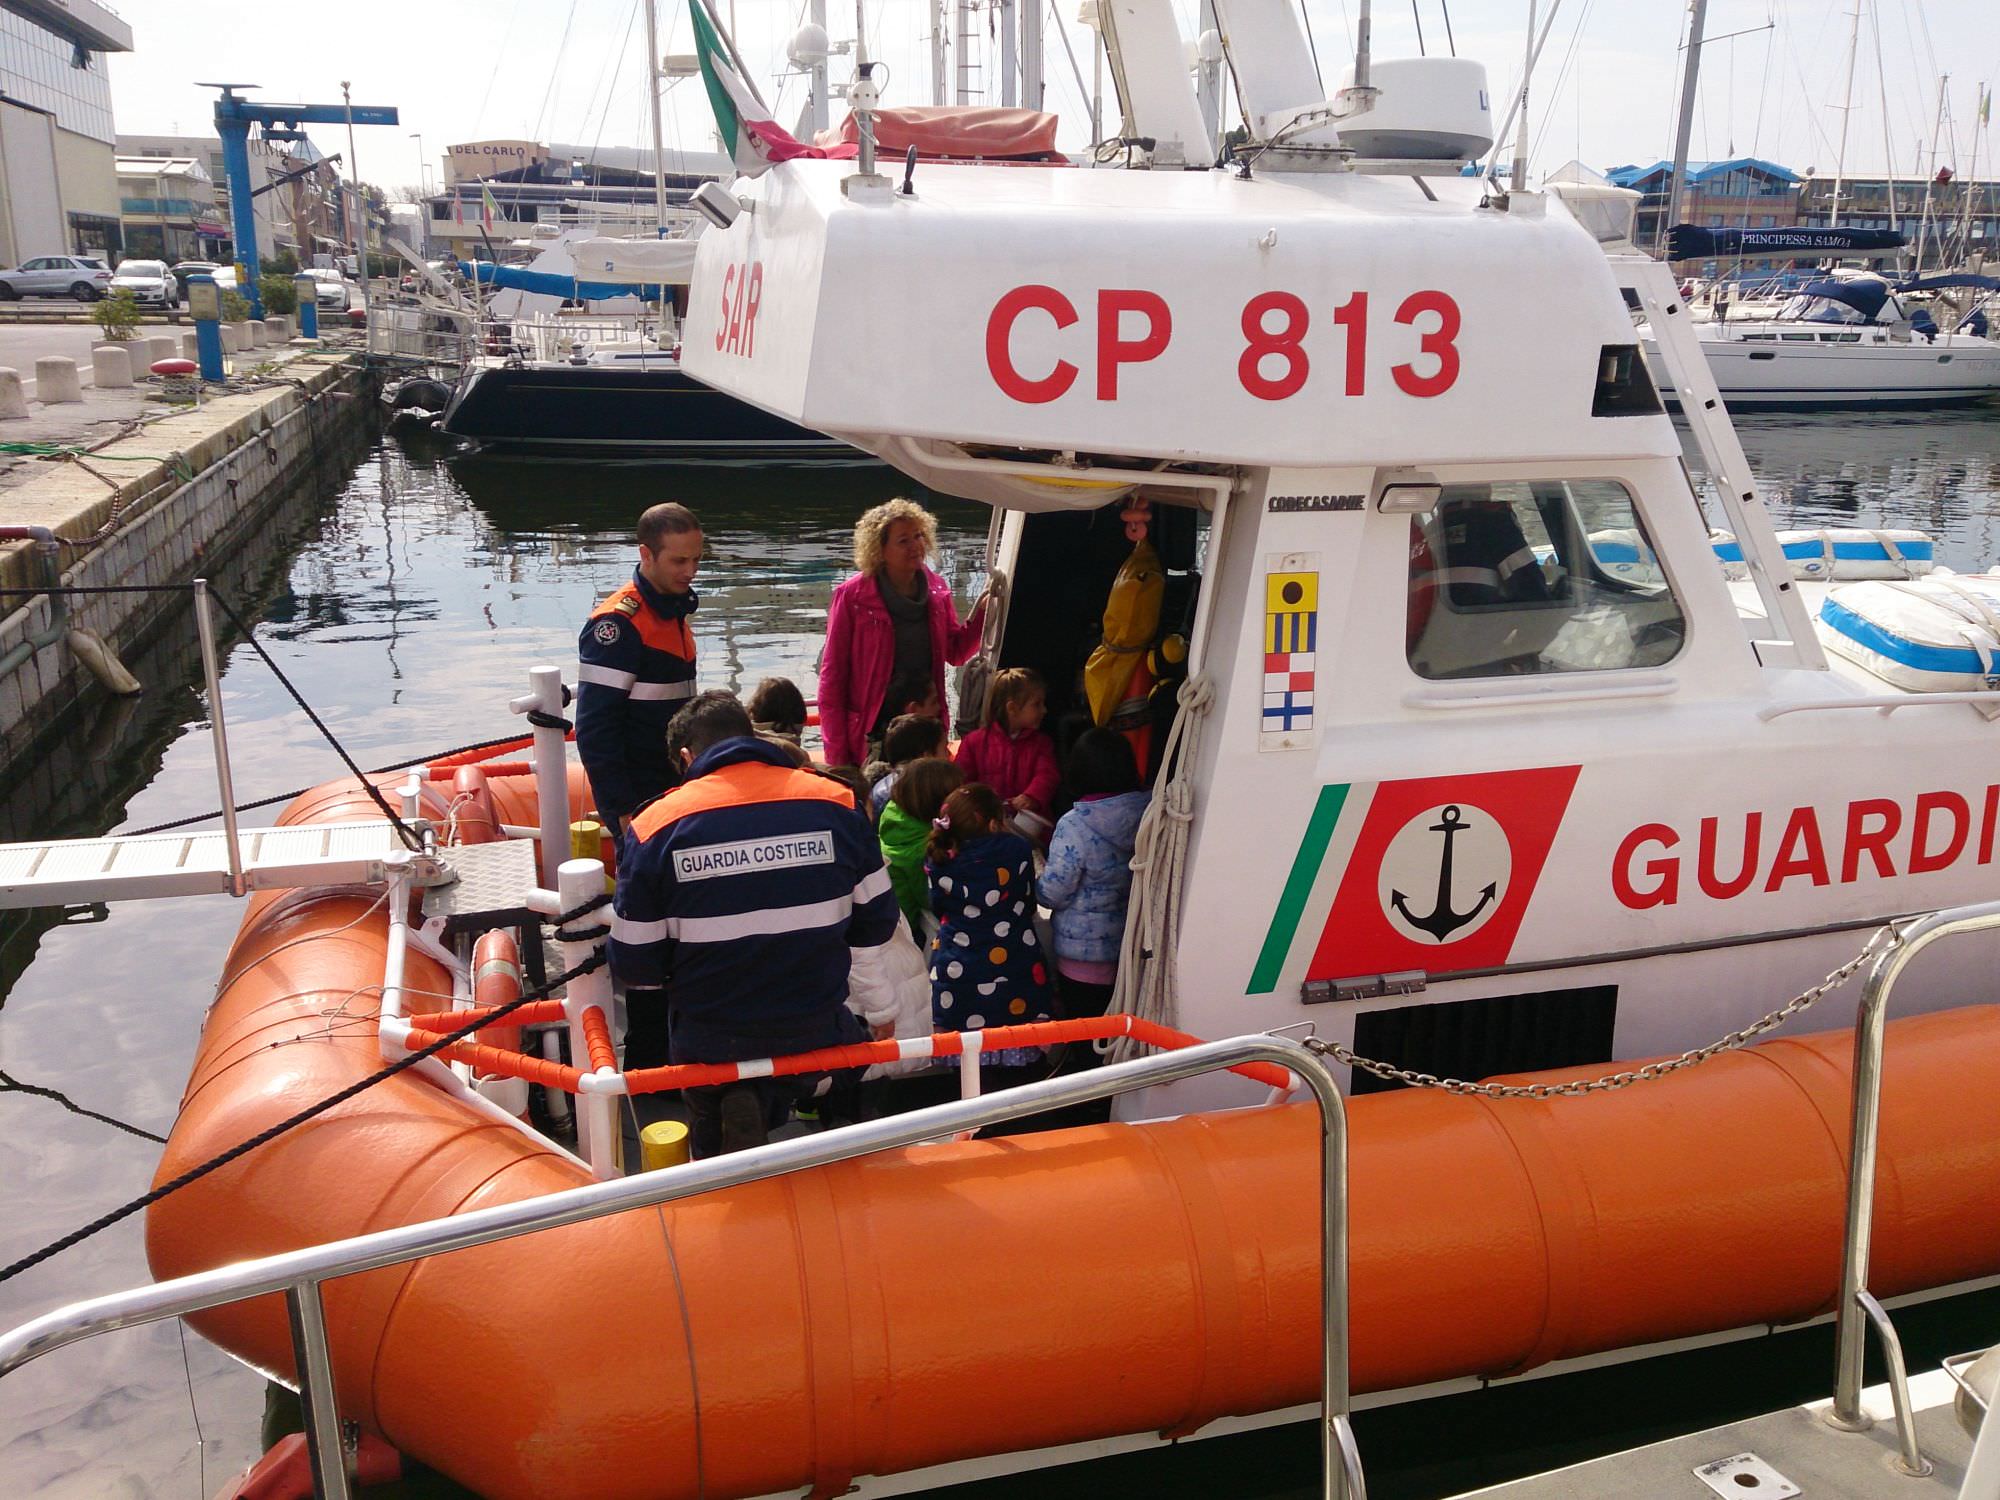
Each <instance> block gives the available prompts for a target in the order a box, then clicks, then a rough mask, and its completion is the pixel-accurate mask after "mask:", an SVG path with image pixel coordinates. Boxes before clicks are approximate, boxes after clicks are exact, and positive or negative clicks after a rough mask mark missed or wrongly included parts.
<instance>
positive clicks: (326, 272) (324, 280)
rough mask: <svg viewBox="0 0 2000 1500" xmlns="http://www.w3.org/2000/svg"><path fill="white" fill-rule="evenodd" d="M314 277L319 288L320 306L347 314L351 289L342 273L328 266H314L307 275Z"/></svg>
mask: <svg viewBox="0 0 2000 1500" xmlns="http://www.w3.org/2000/svg"><path fill="white" fill-rule="evenodd" d="M305 274H306V275H308V276H310V277H312V279H313V281H314V282H315V283H316V284H317V285H318V287H319V305H320V306H321V307H330V308H332V309H333V310H334V311H335V312H346V311H347V303H348V293H349V287H348V285H347V279H346V278H345V277H344V276H342V275H341V274H340V272H338V271H336V270H333V269H332V268H331V267H327V266H314V267H310V268H308V270H307V271H306V273H305Z"/></svg>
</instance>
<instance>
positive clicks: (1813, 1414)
mask: <svg viewBox="0 0 2000 1500" xmlns="http://www.w3.org/2000/svg"><path fill="white" fill-rule="evenodd" d="M1957 1390H1958V1387H1957V1386H1956V1384H1954V1383H1953V1381H1952V1379H1951V1377H1950V1376H1949V1375H1947V1374H1946V1373H1945V1372H1944V1371H1943V1370H1931V1371H1927V1372H1925V1373H1924V1374H1922V1375H1917V1376H1913V1377H1912V1378H1911V1380H1910V1402H1911V1405H1912V1406H1913V1407H1914V1409H1915V1412H1916V1420H1917V1444H1918V1446H1919V1447H1920V1448H1921V1449H1922V1450H1923V1454H1924V1457H1925V1458H1927V1459H1929V1460H1930V1461H1931V1464H1932V1466H1933V1467H1932V1470H1931V1472H1930V1474H1928V1475H1926V1476H1925V1477H1923V1478H1921V1479H1919V1478H1914V1477H1912V1476H1910V1475H1907V1474H1905V1473H1903V1472H1902V1470H1901V1469H1899V1468H1898V1467H1897V1466H1896V1459H1897V1444H1896V1422H1895V1417H1894V1416H1893V1414H1892V1413H1891V1411H1890V1405H1889V1388H1888V1386H1886V1385H1879V1386H1871V1387H1870V1388H1869V1389H1868V1390H1866V1391H1864V1392H1863V1393H1862V1406H1863V1409H1864V1410H1865V1411H1867V1413H1868V1414H1869V1415H1870V1416H1871V1417H1873V1418H1874V1419H1875V1424H1874V1425H1873V1426H1872V1427H1870V1428H1868V1429H1867V1430H1866V1431H1864V1432H1843V1431H1841V1430H1840V1429H1839V1428H1837V1427H1834V1426H1832V1425H1831V1424H1830V1423H1828V1422H1827V1420H1826V1417H1825V1412H1826V1409H1827V1408H1828V1407H1829V1406H1830V1405H1831V1404H1832V1403H1831V1402H1830V1401H1815V1402H1812V1403H1811V1404H1809V1405H1806V1406H1794V1407H1790V1408H1788V1409H1787V1410H1784V1411H1776V1412H1767V1413H1766V1414H1764V1415H1763V1416H1759V1417H1752V1418H1750V1419H1749V1420H1748V1421H1743V1422H1731V1423H1728V1424H1727V1425H1725V1426H1722V1427H1711V1428H1709V1429H1708V1430H1707V1431H1706V1432H1697V1433H1691V1434H1689V1435H1688V1436H1686V1437H1677V1438H1669V1439H1668V1440H1667V1441H1665V1442H1661V1443H1653V1444H1650V1445H1649V1446H1647V1447H1644V1448H1629V1449H1627V1450H1626V1451H1624V1452H1623V1453H1613V1454H1611V1455H1609V1456H1608V1457H1605V1458H1600V1459H1594V1460H1592V1461H1591V1462H1589V1463H1581V1464H1574V1465H1572V1466H1570V1467H1568V1468H1564V1469H1552V1470H1550V1471H1549V1472H1548V1473H1546V1474H1535V1475H1531V1476H1529V1477H1528V1478H1526V1479H1517V1480H1515V1481H1513V1482H1512V1483H1510V1484H1501V1485H1494V1486H1492V1487H1491V1488H1489V1489H1483V1490H1477V1491H1474V1492H1472V1493H1473V1494H1475V1495H1477V1496H1480V1497H1482V1500H1483V1497H1488V1496H1493V1497H1502V1496H1504V1497H1506V1500H1586V1497H1588V1500H1598V1497H1602V1496H1610V1495H1618V1496H1630V1495H1645V1496H1648V1497H1653V1500H1674V1497H1676V1496H1684V1497H1686V1500H1706V1497H1710V1496H1714V1495H1742V1496H1745V1497H1762V1500H1785V1497H1786V1496H1790V1495H1804V1496H1810V1497H1833V1496H1843V1497H1846V1496H1864V1495H1895V1496H1898V1497H1901V1500H1941V1497H1944V1496H1955V1495H1957V1494H1958V1492H1959V1486H1960V1485H1961V1483H1962V1482H1963V1481H1964V1479H1965V1466H1966V1464H1967V1463H1968V1462H1969V1461H1970V1459H1971V1457H1972V1439H1971V1438H1970V1437H1969V1436H1967V1434H1966V1432H1965V1429H1964V1428H1963V1427H1961V1426H1960V1425H1959V1422H1958V1417H1957V1415H1956V1414H1955V1413H1954V1412H1953V1410H1952V1398H1953V1396H1954V1395H1955V1394H1956V1392H1957ZM1746 1459H1747V1460H1750V1461H1749V1462H1745V1460H1746ZM1463 1500H1471V1497H1470V1496H1467V1497H1463Z"/></svg>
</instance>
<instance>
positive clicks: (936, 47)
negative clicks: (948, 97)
mask: <svg viewBox="0 0 2000 1500" xmlns="http://www.w3.org/2000/svg"><path fill="white" fill-rule="evenodd" d="M944 8H945V0H930V12H931V103H933V104H942V103H944V102H945V97H944V95H945V81H944V26H945V21H944V15H945V9H944Z"/></svg>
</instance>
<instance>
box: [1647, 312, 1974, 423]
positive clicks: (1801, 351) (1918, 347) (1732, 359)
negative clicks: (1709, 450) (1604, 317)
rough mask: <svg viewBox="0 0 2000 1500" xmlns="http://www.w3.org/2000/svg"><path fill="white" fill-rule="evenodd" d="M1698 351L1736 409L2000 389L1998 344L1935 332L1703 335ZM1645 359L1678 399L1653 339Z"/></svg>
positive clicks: (1663, 389) (1968, 396) (1873, 402)
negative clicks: (1842, 336)
mask: <svg viewBox="0 0 2000 1500" xmlns="http://www.w3.org/2000/svg"><path fill="white" fill-rule="evenodd" d="M1702 333H1703V337H1702V338H1701V351H1702V353H1703V354H1704V355H1705V356H1706V357H1707V359H1708V367H1709V369H1710V371H1711V372H1713V374H1714V376H1715V383H1716V385H1717V386H1719V387H1720V388H1721V391H1722V399H1723V400H1724V401H1725V402H1727V403H1728V405H1729V406H1730V407H1731V408H1733V409H1735V410H1739V411H1744V410H1756V409H1759V408H1778V407H1800V406H1820V407H1831V406H1849V407H1884V406H1948V405H1954V404H1958V403H1963V402H1969V401H1979V400H1982V399H1984V398H1986V397H1988V396H1991V395H1993V394H1994V393H1995V392H1996V391H2000V344H1996V343H1994V342H1993V341H1991V340H1989V339H1976V338H1971V337H1961V336H1958V335H1952V334H1945V335H1940V337H1939V338H1938V340H1937V342H1936V343H1923V342H1911V343H1907V344H1905V343H1886V342H1885V343H1836V342H1829V341H1824V340H1822V338H1821V337H1820V336H1819V335H1818V334H1816V333H1815V334H1810V335H1808V337H1810V338H1811V339H1812V342H1810V343H1808V342H1805V341H1804V339H1803V338H1799V337H1798V336H1797V335H1794V336H1793V339H1786V338H1785V337H1783V336H1782V335H1781V336H1780V337H1778V338H1775V339H1756V338H1745V339H1738V338H1732V337H1726V336H1725V337H1710V336H1708V330H1706V329H1703V330H1702ZM1645 349H1646V363H1647V365H1648V366H1649V368H1650V369H1651V370H1652V372H1653V379H1654V381H1655V382H1656V383H1657V384H1658V385H1659V387H1660V394H1661V395H1662V396H1664V397H1665V398H1666V400H1667V401H1668V402H1669V403H1670V404H1672V405H1678V404H1679V402H1678V399H1677V396H1676V393H1675V391H1674V387H1673V384H1672V382H1671V380H1670V379H1669V378H1668V376H1667V373H1666V370H1665V368H1664V367H1663V365H1662V364H1661V362H1660V359H1659V349H1658V346H1657V345H1656V344H1655V343H1654V342H1653V340H1652V339H1650V338H1648V339H1646V341H1645Z"/></svg>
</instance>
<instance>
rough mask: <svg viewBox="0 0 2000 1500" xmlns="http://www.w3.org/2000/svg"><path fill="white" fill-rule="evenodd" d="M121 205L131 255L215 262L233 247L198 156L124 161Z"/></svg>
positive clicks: (120, 166)
mask: <svg viewBox="0 0 2000 1500" xmlns="http://www.w3.org/2000/svg"><path fill="white" fill-rule="evenodd" d="M118 206H119V216H120V220H121V223H122V226H123V232H124V241H125V254H126V255H139V256H147V257H150V258H153V259H157V260H164V261H167V262H169V263H172V262H174V261H177V260H214V259H216V258H217V257H219V256H221V255H222V254H223V253H224V251H225V247H226V246H227V245H228V243H229V230H228V227H227V225H226V223H225V222H224V220H223V217H222V215H221V213H220V212H219V210H218V209H217V207H216V193H215V184H214V183H213V182H212V181H211V180H210V179H209V175H208V169H207V168H206V167H204V166H203V165H202V163H201V162H200V161H199V160H198V159H197V158H195V157H191V156H121V157H119V158H118Z"/></svg>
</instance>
